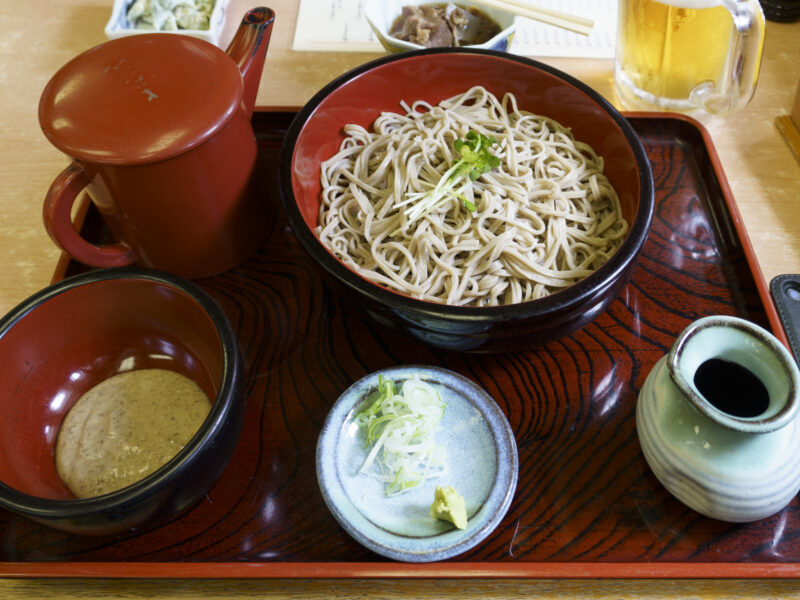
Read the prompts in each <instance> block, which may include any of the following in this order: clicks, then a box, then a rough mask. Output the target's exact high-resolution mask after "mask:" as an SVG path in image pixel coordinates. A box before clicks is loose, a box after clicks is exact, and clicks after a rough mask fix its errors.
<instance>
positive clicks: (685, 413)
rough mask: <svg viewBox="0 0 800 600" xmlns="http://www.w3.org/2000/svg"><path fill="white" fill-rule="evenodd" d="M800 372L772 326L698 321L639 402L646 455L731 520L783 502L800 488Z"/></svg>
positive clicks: (693, 503) (694, 499)
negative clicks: (768, 328) (771, 328)
mask: <svg viewBox="0 0 800 600" xmlns="http://www.w3.org/2000/svg"><path fill="white" fill-rule="evenodd" d="M799 411H800V371H799V370H798V367H797V363H795V361H794V359H793V358H792V355H791V354H789V351H788V350H787V349H786V348H785V347H784V346H783V344H781V342H780V341H779V340H778V339H777V338H776V337H775V336H774V335H772V334H771V333H769V332H768V331H766V330H765V329H763V328H761V327H759V326H758V325H755V324H753V323H751V322H749V321H746V320H744V319H740V318H738V317H730V316H714V317H706V318H703V319H699V320H697V321H695V322H694V323H692V324H691V325H689V327H687V328H686V329H685V330H684V331H683V333H681V335H680V336H678V338H677V339H676V341H675V343H674V345H673V346H672V348H671V349H670V352H669V354H667V355H666V356H664V357H662V358H661V359H660V360H659V361H658V362H657V363H656V365H655V366H654V367H653V369H652V371H651V372H650V373H649V375H648V376H647V379H646V380H645V383H644V385H643V386H642V389H641V391H640V393H639V400H638V403H637V406H636V428H637V433H638V435H639V441H640V444H641V447H642V451H643V454H644V457H645V459H646V460H647V462H648V464H649V465H650V467H651V469H652V470H653V473H654V474H655V475H656V477H657V478H658V479H659V481H660V482H661V483H662V484H663V485H664V487H666V488H667V489H668V490H669V491H670V492H671V493H672V494H673V495H674V496H675V497H676V498H678V499H679V500H681V501H682V502H683V503H684V504H686V505H688V506H689V507H691V508H693V509H694V510H696V511H698V512H700V513H702V514H704V515H706V516H708V517H711V518H715V519H720V520H723V521H730V522H747V521H756V520H758V519H762V518H765V517H768V516H770V515H772V514H774V513H776V512H778V511H780V510H781V509H783V508H784V507H785V506H786V505H787V504H789V502H791V500H792V499H793V498H794V496H795V495H796V494H797V492H798V490H800V460H798V456H800V412H799Z"/></svg>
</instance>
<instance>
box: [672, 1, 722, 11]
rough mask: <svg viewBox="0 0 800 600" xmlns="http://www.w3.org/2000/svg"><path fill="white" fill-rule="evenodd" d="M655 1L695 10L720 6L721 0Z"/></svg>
mask: <svg viewBox="0 0 800 600" xmlns="http://www.w3.org/2000/svg"><path fill="white" fill-rule="evenodd" d="M656 2H658V4H666V5H668V6H674V7H675V8H693V9H695V10H700V9H702V8H714V7H715V6H722V0H656Z"/></svg>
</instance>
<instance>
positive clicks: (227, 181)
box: [39, 8, 275, 278]
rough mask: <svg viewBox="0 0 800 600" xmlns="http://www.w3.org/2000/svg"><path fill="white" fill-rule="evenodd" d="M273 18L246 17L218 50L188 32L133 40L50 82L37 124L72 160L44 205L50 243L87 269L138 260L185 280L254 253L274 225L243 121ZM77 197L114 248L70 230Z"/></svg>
mask: <svg viewBox="0 0 800 600" xmlns="http://www.w3.org/2000/svg"><path fill="white" fill-rule="evenodd" d="M274 17H275V15H274V12H273V11H272V10H271V9H269V8H255V9H253V10H250V11H248V12H247V14H245V16H244V18H243V19H242V22H241V25H240V26H239V28H238V30H237V31H236V33H235V35H234V37H233V40H232V41H231V43H230V45H229V46H228V48H227V50H226V51H225V52H223V51H222V50H221V49H219V48H217V47H216V46H214V45H212V44H210V43H208V42H205V41H203V40H200V39H196V38H193V37H189V36H185V35H180V34H166V33H148V34H138V35H131V36H127V37H122V38H119V39H116V40H111V41H109V42H105V43H103V44H100V45H99V46H96V47H94V48H92V49H90V50H88V51H86V52H84V53H82V54H80V55H79V56H77V57H75V58H74V59H72V60H71V61H70V62H68V63H67V64H66V65H64V66H63V67H62V68H61V69H60V70H59V71H58V72H57V73H56V74H55V75H54V76H53V78H52V79H51V80H50V82H49V83H48V84H47V86H46V87H45V89H44V91H43V93H42V96H41V99H40V102H39V123H40V125H41V128H42V130H43V132H44V134H45V136H46V137H47V138H48V139H49V140H50V142H51V143H52V144H53V145H54V146H56V147H57V148H59V149H60V150H61V151H62V152H64V153H65V154H67V155H68V156H70V157H71V158H72V162H71V163H70V165H69V166H68V167H67V168H66V169H65V170H64V171H62V173H61V174H60V175H58V177H56V179H55V181H54V182H53V184H52V185H51V187H50V189H49V191H48V193H47V196H46V198H45V202H44V222H45V226H46V229H47V232H48V233H49V235H50V237H51V238H52V239H53V240H54V241H55V242H56V244H57V245H59V246H60V247H61V248H62V249H63V250H64V251H66V252H67V253H68V254H70V255H71V256H72V257H73V258H75V259H76V260H78V261H80V262H82V263H85V264H88V265H92V266H97V267H112V266H121V265H126V264H131V263H134V262H135V263H138V264H140V265H142V266H146V267H151V268H155V269H159V270H163V271H168V272H171V273H173V274H175V275H179V276H183V277H188V278H199V277H206V276H211V275H215V274H218V273H221V272H223V271H227V270H229V269H230V268H232V267H234V266H236V265H237V264H239V263H241V262H242V261H244V260H245V259H246V258H247V257H248V256H250V255H251V254H252V253H254V252H255V251H256V250H257V249H258V248H259V247H260V246H261V244H262V243H263V241H264V239H265V238H266V235H267V231H268V227H269V224H270V219H269V217H268V214H267V211H266V208H265V206H264V203H263V199H262V195H263V182H261V181H260V174H259V173H258V172H257V168H256V157H257V147H256V139H255V135H254V133H253V129H252V126H251V123H250V118H251V116H252V113H253V108H254V105H255V101H256V93H257V91H258V85H259V81H260V78H261V72H262V70H263V66H264V60H265V57H266V52H267V46H268V45H269V38H270V35H271V31H272V24H273V21H274ZM83 190H86V191H87V192H88V195H89V197H90V199H91V201H92V202H93V203H94V205H95V206H96V207H97V209H98V210H99V212H100V214H101V216H102V218H103V219H104V221H105V223H106V224H107V226H108V228H109V229H110V231H111V233H112V235H113V236H114V237H115V238H116V240H117V241H116V243H112V244H109V245H95V244H92V243H90V242H88V241H87V240H85V239H84V238H83V237H81V236H80V234H79V233H78V232H77V231H76V230H75V228H74V226H73V224H72V221H71V218H70V215H71V210H72V206H73V203H74V202H75V200H76V199H77V198H78V197H79V195H80V194H81V192H82V191H83Z"/></svg>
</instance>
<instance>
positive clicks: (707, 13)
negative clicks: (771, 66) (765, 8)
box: [614, 0, 765, 113]
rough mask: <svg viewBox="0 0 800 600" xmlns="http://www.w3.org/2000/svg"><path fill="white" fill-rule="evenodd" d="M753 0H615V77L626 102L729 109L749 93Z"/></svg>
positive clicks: (760, 30)
mask: <svg viewBox="0 0 800 600" xmlns="http://www.w3.org/2000/svg"><path fill="white" fill-rule="evenodd" d="M764 27H765V24H764V14H763V12H762V10H761V5H760V4H759V2H758V0H619V26H618V30H617V54H616V62H615V68H614V82H615V85H616V88H617V93H618V94H619V97H620V100H621V101H622V103H623V105H625V106H626V107H627V108H637V109H651V110H653V109H655V110H659V109H660V110H673V111H681V112H690V111H693V110H696V109H702V110H705V111H706V112H709V113H727V112H730V111H733V110H736V109H737V108H741V107H742V106H744V105H745V104H747V103H748V102H749V101H750V98H751V97H752V96H753V92H754V91H755V87H756V82H757V81H758V71H759V67H760V64H761V51H762V48H763V46H764Z"/></svg>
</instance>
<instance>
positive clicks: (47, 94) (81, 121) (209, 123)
mask: <svg viewBox="0 0 800 600" xmlns="http://www.w3.org/2000/svg"><path fill="white" fill-rule="evenodd" d="M242 93H243V82H242V76H241V73H240V71H239V69H238V68H237V67H236V64H235V63H234V62H233V61H232V60H231V59H230V58H229V57H228V55H227V54H225V52H223V51H222V50H220V49H219V48H217V47H216V46H214V45H212V44H209V43H208V42H204V41H203V40H199V39H196V38H192V37H189V36H185V35H180V34H168V33H149V34H136V35H130V36H126V37H122V38H118V39H115V40H111V41H108V42H105V43H103V44H100V45H99V46H95V47H94V48H92V49H90V50H87V51H86V52H84V53H82V54H80V55H78V56H76V57H75V58H73V59H72V60H71V61H70V62H68V63H67V64H66V65H64V66H63V67H62V68H61V69H60V70H59V71H58V72H57V73H56V74H55V75H54V76H53V77H52V79H51V80H50V81H49V83H48V84H47V86H45V89H44V91H43V92H42V96H41V98H40V100H39V124H40V125H41V128H42V131H43V132H44V134H45V136H47V138H48V139H49V140H50V142H51V143H52V144H53V145H54V146H56V147H57V148H59V149H60V150H61V151H62V152H65V153H66V154H68V155H69V156H72V157H74V158H77V159H79V160H85V161H88V162H93V163H99V164H143V163H150V162H155V161H159V160H164V159H167V158H170V157H172V156H175V155H177V154H180V153H182V152H185V151H186V150H189V149H191V148H193V147H194V146H197V145H198V144H200V143H202V142H203V141H205V140H206V139H208V138H210V137H211V136H212V135H214V133H216V132H217V131H218V130H219V129H221V128H222V127H223V126H224V125H225V124H226V123H227V122H228V120H229V119H230V118H231V116H232V115H233V114H234V112H235V111H236V110H237V108H238V107H239V105H240V103H241V100H242Z"/></svg>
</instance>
